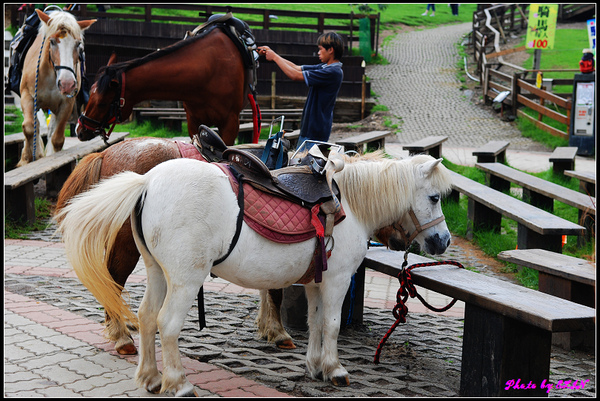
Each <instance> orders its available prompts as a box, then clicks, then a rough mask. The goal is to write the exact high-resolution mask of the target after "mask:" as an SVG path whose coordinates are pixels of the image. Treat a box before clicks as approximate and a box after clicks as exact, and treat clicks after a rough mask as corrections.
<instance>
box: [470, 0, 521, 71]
mask: <svg viewBox="0 0 600 401" xmlns="http://www.w3.org/2000/svg"><path fill="white" fill-rule="evenodd" d="M527 6H528V5H527V4H521V5H519V4H511V5H503V4H500V5H496V6H492V7H489V8H484V9H481V10H478V11H476V12H474V13H473V37H472V41H473V56H474V57H475V62H476V63H477V73H479V74H480V76H481V77H483V74H482V73H483V68H482V66H483V65H484V64H486V63H487V59H486V55H487V54H490V53H497V52H500V39H502V41H503V43H506V36H507V34H510V33H519V32H522V31H523V30H524V29H526V28H527V18H526V17H525V13H526V12H527ZM498 60H499V62H500V63H502V64H505V65H509V66H511V67H513V68H515V69H521V67H519V66H514V65H511V64H509V63H507V62H505V61H504V60H503V58H502V56H501V55H500V56H498Z"/></svg>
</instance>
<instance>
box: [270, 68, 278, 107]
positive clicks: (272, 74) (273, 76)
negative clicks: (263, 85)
mask: <svg viewBox="0 0 600 401" xmlns="http://www.w3.org/2000/svg"><path fill="white" fill-rule="evenodd" d="M276 75H277V74H276V73H275V71H273V72H272V73H271V108H272V109H274V108H275V93H276V92H275V76H276Z"/></svg>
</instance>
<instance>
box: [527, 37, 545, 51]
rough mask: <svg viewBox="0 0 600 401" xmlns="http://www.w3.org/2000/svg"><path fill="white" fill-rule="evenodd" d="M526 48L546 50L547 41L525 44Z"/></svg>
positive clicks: (541, 40) (534, 41) (539, 40)
mask: <svg viewBox="0 0 600 401" xmlns="http://www.w3.org/2000/svg"><path fill="white" fill-rule="evenodd" d="M527 47H528V48H530V49H546V48H547V47H548V40H546V39H537V40H533V41H531V42H529V43H527Z"/></svg>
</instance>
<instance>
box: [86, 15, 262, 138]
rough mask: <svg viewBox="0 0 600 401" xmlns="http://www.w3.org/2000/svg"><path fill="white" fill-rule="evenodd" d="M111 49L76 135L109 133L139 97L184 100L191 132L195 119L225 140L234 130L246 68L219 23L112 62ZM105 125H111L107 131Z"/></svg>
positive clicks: (242, 101) (245, 88)
mask: <svg viewBox="0 0 600 401" xmlns="http://www.w3.org/2000/svg"><path fill="white" fill-rule="evenodd" d="M115 59H116V56H115V55H114V54H113V55H112V56H111V58H110V60H109V62H108V65H107V66H106V67H103V69H101V70H100V72H99V78H98V79H97V80H96V82H95V83H94V85H92V88H91V90H90V99H89V101H88V104H87V106H86V108H85V112H84V113H83V114H82V115H81V116H80V117H79V121H78V124H77V128H76V132H77V137H78V138H79V139H80V140H82V141H87V140H90V139H92V138H94V137H95V136H97V135H102V136H103V137H104V138H108V135H110V132H111V131H112V127H114V124H116V123H119V122H123V121H125V120H126V119H127V118H128V117H129V116H130V115H131V112H132V110H133V107H134V106H135V105H136V104H137V103H139V102H141V101H143V100H179V101H183V106H184V108H185V111H186V116H187V122H188V131H189V135H190V137H192V135H193V134H195V133H197V131H196V130H197V128H198V126H199V125H200V124H205V125H207V126H212V125H216V126H217V127H218V128H219V135H221V137H222V138H223V141H224V142H225V143H226V144H227V145H233V144H234V141H235V139H236V138H237V135H238V130H239V114H240V112H241V110H242V108H243V107H244V106H245V105H246V104H247V102H248V100H247V96H248V94H249V92H250V85H249V84H250V82H251V70H250V69H246V68H245V67H244V61H243V59H242V55H241V54H240V51H238V49H237V47H236V45H235V44H234V43H233V41H232V40H231V39H230V38H229V37H228V36H227V35H226V34H225V33H224V32H223V31H222V30H221V29H220V28H218V27H214V28H213V29H209V30H207V31H205V32H202V33H200V34H198V35H197V36H194V37H191V38H188V39H185V40H181V41H179V42H177V43H175V44H173V45H171V46H168V47H165V48H164V49H161V50H158V51H155V52H153V53H150V54H148V55H147V56H144V57H142V58H137V59H134V60H130V61H127V62H124V63H116V64H115ZM106 129H110V131H109V133H108V134H107V133H106V131H105V130H106Z"/></svg>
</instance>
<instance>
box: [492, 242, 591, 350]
mask: <svg viewBox="0 0 600 401" xmlns="http://www.w3.org/2000/svg"><path fill="white" fill-rule="evenodd" d="M498 259H501V260H505V261H507V262H511V263H514V264H516V265H519V266H525V267H529V268H531V269H534V270H537V271H539V286H538V288H539V290H540V291H541V292H543V293H546V294H550V295H554V296H556V297H559V298H562V299H566V300H569V301H572V302H575V303H578V304H581V305H585V306H589V307H590V308H594V309H595V308H596V302H595V294H596V264H595V263H591V262H588V261H587V260H584V259H579V258H574V257H572V256H568V255H562V254H559V253H556V252H550V251H547V250H545V249H516V250H512V251H502V252H500V253H499V254H498ZM552 342H553V344H555V345H559V346H561V347H564V348H566V349H573V348H576V347H580V346H583V347H585V348H593V347H594V344H595V343H596V342H595V341H594V332H593V331H588V332H573V333H556V334H553V335H552Z"/></svg>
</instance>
